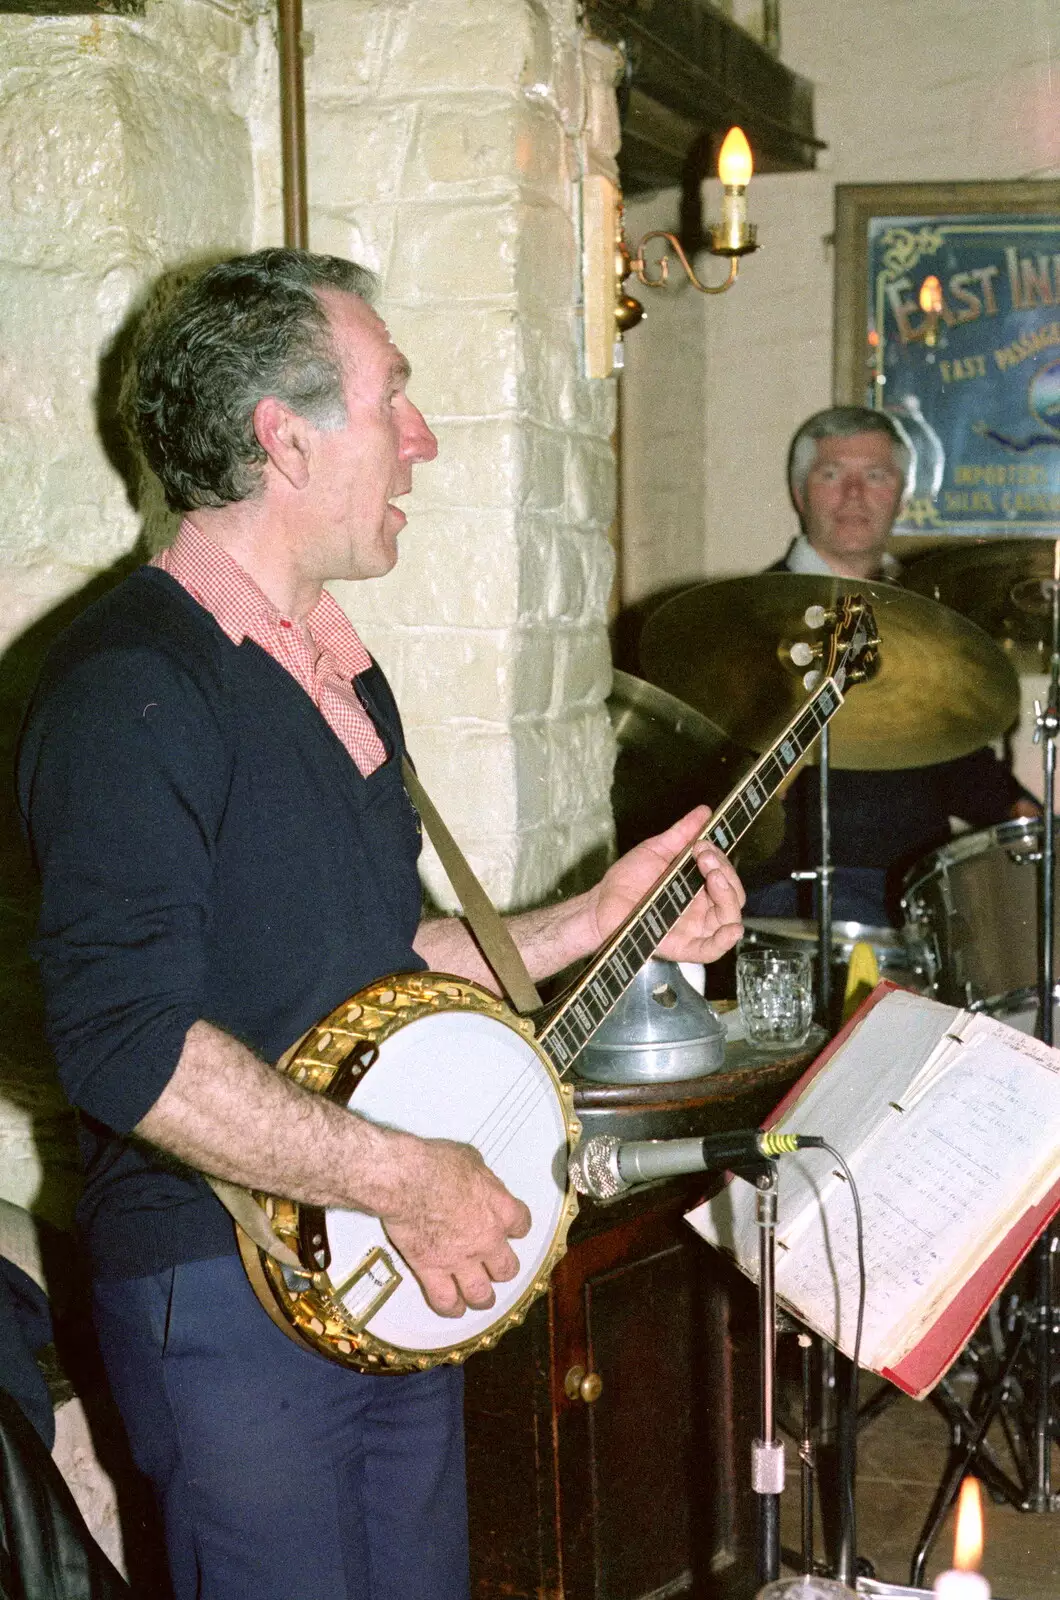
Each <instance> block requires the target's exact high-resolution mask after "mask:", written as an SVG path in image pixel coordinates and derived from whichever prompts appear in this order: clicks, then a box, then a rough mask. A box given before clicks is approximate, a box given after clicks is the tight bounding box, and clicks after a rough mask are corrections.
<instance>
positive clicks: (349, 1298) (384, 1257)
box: [331, 1246, 401, 1333]
mask: <svg viewBox="0 0 1060 1600" xmlns="http://www.w3.org/2000/svg"><path fill="white" fill-rule="evenodd" d="M400 1284H401V1273H400V1272H399V1271H398V1270H397V1268H396V1267H395V1265H394V1263H393V1261H392V1259H391V1257H390V1255H389V1254H388V1253H387V1251H386V1250H384V1249H383V1248H382V1247H381V1246H376V1248H375V1249H374V1250H370V1251H369V1252H368V1254H367V1255H366V1256H365V1258H364V1260H363V1261H362V1262H361V1263H360V1265H359V1266H357V1267H356V1268H355V1270H354V1271H353V1272H351V1273H350V1275H349V1277H348V1278H344V1279H343V1281H342V1282H341V1283H338V1284H336V1285H335V1286H334V1288H333V1289H332V1291H331V1296H332V1299H334V1300H340V1301H341V1302H342V1305H343V1309H344V1310H345V1312H346V1315H347V1317H348V1318H349V1319H350V1322H351V1323H352V1324H353V1327H354V1328H355V1330H356V1331H357V1332H358V1333H361V1332H363V1330H364V1329H365V1328H366V1327H367V1326H368V1324H369V1322H370V1321H371V1320H372V1318H373V1317H374V1316H375V1314H376V1312H377V1311H378V1310H379V1308H380V1306H383V1305H385V1304H386V1302H387V1301H388V1300H389V1299H390V1296H391V1295H392V1294H393V1293H394V1290H395V1289H397V1288H398V1287H399V1286H400Z"/></svg>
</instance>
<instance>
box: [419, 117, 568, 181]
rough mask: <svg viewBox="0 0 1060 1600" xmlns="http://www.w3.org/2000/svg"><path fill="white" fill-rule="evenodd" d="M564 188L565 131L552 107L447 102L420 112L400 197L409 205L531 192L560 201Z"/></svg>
mask: <svg viewBox="0 0 1060 1600" xmlns="http://www.w3.org/2000/svg"><path fill="white" fill-rule="evenodd" d="M491 98H492V97H491ZM563 183H564V151H563V130H562V128H561V126H560V124H559V121H558V119H557V118H556V116H555V113H554V112H553V111H552V109H551V108H550V107H549V108H544V107H540V106H535V105H533V104H528V103H527V102H526V101H519V100H513V99H512V98H511V97H510V96H505V97H503V98H500V97H498V98H497V99H496V102H495V103H493V104H489V103H487V104H485V105H484V104H483V103H482V98H481V97H479V98H478V99H473V98H471V97H462V98H453V97H449V98H447V99H446V100H444V101H442V102H441V103H439V104H437V105H436V106H433V107H425V108H424V109H423V111H422V112H421V116H420V120H419V124H418V128H417V132H416V138H415V141H414V144H413V148H412V150H411V152H410V156H409V161H408V165H407V167H406V170H405V175H404V181H403V185H402V193H403V195H404V196H405V198H406V199H413V200H415V199H439V198H451V199H456V198H458V197H459V196H461V195H464V194H467V195H473V196H479V197H481V196H498V195H500V196H504V195H509V196H510V195H514V194H515V193H516V192H518V191H519V190H536V191H539V192H540V193H541V194H543V195H545V196H547V197H548V198H551V199H553V200H556V201H558V200H559V199H560V197H561V194H562V192H563Z"/></svg>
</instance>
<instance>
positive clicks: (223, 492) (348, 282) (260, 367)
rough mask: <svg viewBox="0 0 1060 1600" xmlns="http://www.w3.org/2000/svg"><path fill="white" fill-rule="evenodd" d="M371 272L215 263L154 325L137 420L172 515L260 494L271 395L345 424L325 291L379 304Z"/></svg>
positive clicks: (329, 263)
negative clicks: (259, 418)
mask: <svg viewBox="0 0 1060 1600" xmlns="http://www.w3.org/2000/svg"><path fill="white" fill-rule="evenodd" d="M377 288H378V280H377V279H376V276H375V274H374V273H372V272H369V271H368V269H367V268H366V267H360V266H358V265H356V263H355V262H352V261H345V260H343V259H342V258H341V257H340V256H322V255H311V254H310V253H309V252H308V251H305V250H287V249H278V248H273V249H267V250H258V251H256V252H255V253H254V254H253V255H246V256H236V257H234V258H233V259H231V260H229V261H222V262H220V263H218V264H217V265H216V266H213V267H210V268H209V269H208V270H207V271H205V272H203V273H201V274H200V275H199V276H197V277H196V278H194V279H193V280H192V281H191V282H190V283H189V284H187V285H186V286H185V287H184V288H183V289H182V290H181V291H180V292H179V293H178V294H177V295H176V296H175V298H173V299H172V300H170V302H169V303H168V305H167V306H166V307H165V308H164V309H163V310H162V311H161V312H160V314H159V315H158V316H157V317H156V318H155V319H154V320H153V322H152V324H151V325H150V326H147V323H146V320H145V324H144V330H143V334H142V337H141V339H140V342H139V346H138V349H137V351H136V357H135V372H134V374H133V375H132V380H131V384H130V407H129V409H130V413H131V421H132V424H133V427H134V429H135V432H136V434H137V435H138V437H139V441H140V445H141V447H142V449H143V453H144V456H145V458H146V460H147V463H148V465H149V466H150V467H151V469H152V471H153V472H154V473H155V474H156V476H157V477H158V479H159V480H160V482H161V484H162V488H163V490H164V491H165V496H166V503H167V505H168V506H169V508H170V510H171V511H194V510H195V509H196V508H197V507H199V506H224V505H230V504H232V503H233V502H235V501H240V500H246V499H249V498H251V497H252V496H253V495H254V494H256V493H257V492H258V490H259V488H260V484H261V478H262V467H263V465H264V462H265V459H266V456H265V451H264V450H263V449H262V447H261V445H260V444H259V442H258V439H257V436H256V434H255V432H254V408H255V406H256V405H257V404H258V401H259V400H261V399H263V398H264V397H265V396H266V395H275V396H276V398H277V399H278V400H281V401H283V403H284V404H285V405H287V406H290V408H291V409H292V410H293V411H295V412H296V413H297V414H298V415H299V416H302V417H305V419H306V420H307V421H308V422H311V423H313V424H314V426H316V427H318V428H341V427H343V426H344V424H345V422H346V408H345V403H344V400H343V392H342V373H341V371H340V368H339V364H338V361H337V360H336V357H335V353H334V349H333V347H332V341H331V332H330V328H329V324H328V318H327V312H326V310H325V308H324V305H323V303H322V301H321V300H320V297H319V294H318V292H317V291H318V290H320V289H340V290H342V291H343V292H344V293H346V294H352V295H356V296H357V297H358V298H359V299H361V300H364V301H365V302H366V303H367V304H368V305H371V304H372V302H373V300H374V298H375V295H376V292H377Z"/></svg>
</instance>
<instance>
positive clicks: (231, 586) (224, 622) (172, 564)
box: [151, 517, 372, 680]
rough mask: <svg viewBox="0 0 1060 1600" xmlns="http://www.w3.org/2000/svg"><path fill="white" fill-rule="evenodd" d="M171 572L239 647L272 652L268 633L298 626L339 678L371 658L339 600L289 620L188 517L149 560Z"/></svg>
mask: <svg viewBox="0 0 1060 1600" xmlns="http://www.w3.org/2000/svg"><path fill="white" fill-rule="evenodd" d="M151 565H152V566H153V567H160V568H161V569H162V571H163V572H168V573H169V575H170V577H171V578H174V579H175V580H176V581H177V583H179V584H180V585H181V586H182V588H184V589H186V590H187V591H188V593H189V594H190V595H191V596H192V597H193V598H194V599H196V600H197V601H198V602H199V604H200V605H201V606H203V607H204V608H205V610H207V611H208V612H209V613H210V615H211V616H212V617H213V618H214V620H215V622H216V623H217V625H218V627H219V628H221V629H222V631H223V632H224V633H226V634H227V635H228V637H229V638H230V639H231V641H232V643H233V644H236V645H239V644H242V643H243V640H244V639H246V638H251V639H253V640H254V642H255V644H259V645H261V646H262V648H263V649H269V648H270V644H269V635H270V634H274V633H275V631H276V630H278V629H279V628H291V627H296V628H299V629H300V630H301V631H303V632H307V633H308V634H309V636H310V638H311V639H312V641H313V642H314V644H315V645H317V646H318V647H320V648H322V649H324V650H326V651H328V653H329V654H330V655H331V656H332V658H333V659H334V662H335V665H336V667H337V669H338V673H339V676H340V677H342V678H345V679H347V680H348V679H350V678H355V677H356V676H357V674H358V673H359V672H365V671H367V669H368V667H370V666H371V664H372V658H371V656H370V655H369V654H368V651H367V650H366V649H365V647H364V645H363V644H362V642H361V640H360V638H359V637H358V635H357V632H356V630H355V629H354V626H353V624H352V622H351V621H350V619H349V618H348V617H347V615H346V613H345V612H344V611H343V609H342V607H341V606H340V605H339V604H338V602H337V601H336V600H334V599H332V597H331V595H330V594H328V592H327V590H324V591H323V592H322V594H321V596H320V599H319V600H318V601H317V603H316V605H315V606H314V607H313V609H312V611H311V612H310V613H309V615H308V616H307V617H306V619H305V621H304V622H303V623H296V622H294V621H293V620H292V619H291V618H290V617H285V616H284V615H283V614H282V613H281V612H280V611H279V610H277V608H276V606H274V605H273V603H272V601H271V600H270V599H269V597H268V595H267V594H265V593H264V592H263V591H262V590H261V589H259V588H258V585H257V584H256V583H255V582H254V580H253V578H252V577H251V576H250V574H249V573H248V572H246V571H245V570H244V568H243V567H241V566H240V565H239V563H238V561H236V560H235V559H234V558H233V557H232V556H230V555H229V553H228V551H227V550H225V549H223V548H222V547H221V546H220V545H219V544H216V543H215V542H214V540H212V539H208V538H207V537H206V535H205V534H204V533H201V532H200V531H199V529H198V528H197V527H196V526H195V524H194V523H193V522H192V521H191V519H190V518H188V517H185V518H184V519H183V521H182V522H181V525H180V531H179V532H178V534H177V537H176V538H175V539H174V541H173V543H172V544H171V545H170V546H169V548H168V550H162V551H160V552H159V554H158V555H157V556H155V557H154V559H153V560H152V562H151Z"/></svg>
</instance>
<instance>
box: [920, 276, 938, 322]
mask: <svg viewBox="0 0 1060 1600" xmlns="http://www.w3.org/2000/svg"><path fill="white" fill-rule="evenodd" d="M920 309H921V311H924V312H926V313H927V315H928V316H936V317H937V316H938V314H939V312H940V311H941V310H942V285H941V283H940V282H939V280H938V279H937V278H936V277H935V276H934V274H932V276H931V277H930V278H925V279H924V281H923V283H922V284H921V285H920Z"/></svg>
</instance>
